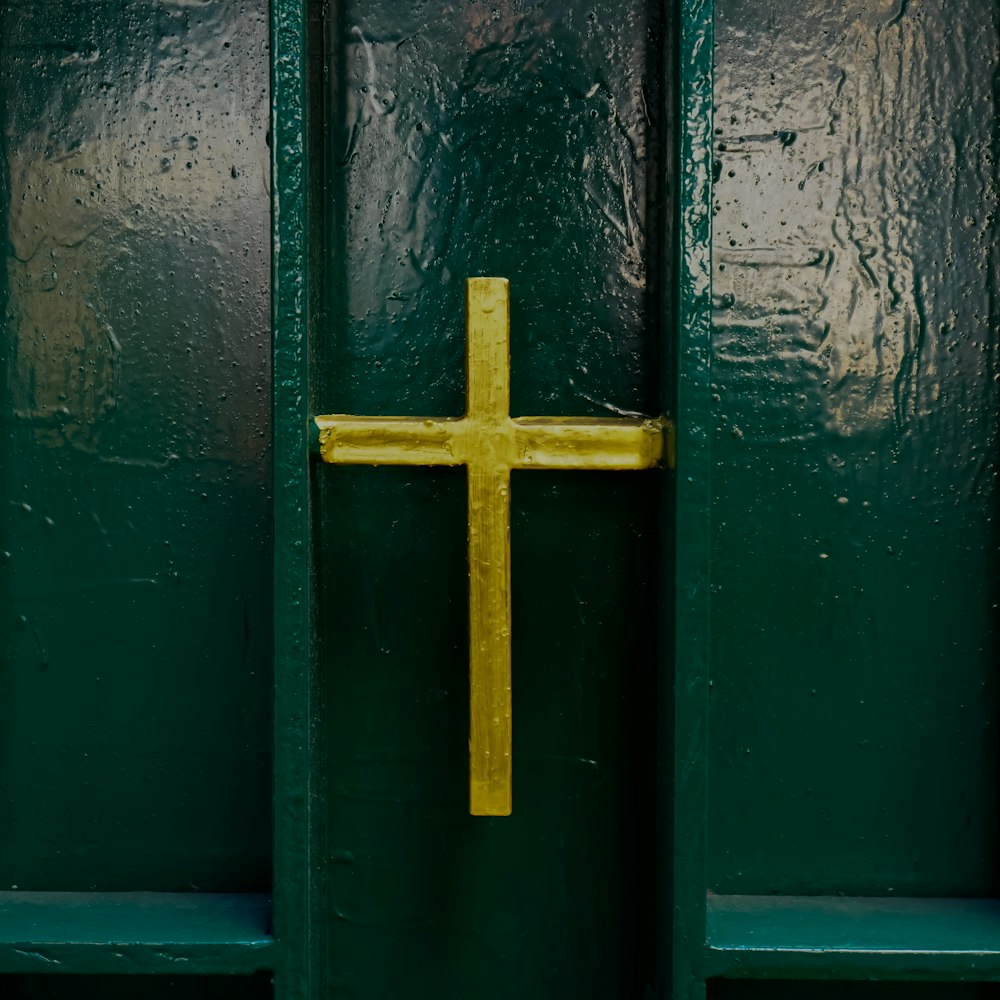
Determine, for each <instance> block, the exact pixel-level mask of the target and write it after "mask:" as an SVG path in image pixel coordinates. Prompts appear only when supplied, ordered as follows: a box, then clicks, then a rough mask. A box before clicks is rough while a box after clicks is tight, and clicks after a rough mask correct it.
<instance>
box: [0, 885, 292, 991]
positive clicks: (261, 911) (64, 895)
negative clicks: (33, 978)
mask: <svg viewBox="0 0 1000 1000" xmlns="http://www.w3.org/2000/svg"><path fill="white" fill-rule="evenodd" d="M273 946H274V941H273V939H272V937H271V900H270V899H269V897H267V896H264V895H255V894H253V893H228V894H224V893H209V892H204V893H198V892H0V977H2V976H3V975H5V974H8V973H18V972H27V973H34V974H37V973H42V974H45V973H51V972H61V973H65V972H71V973H87V974H88V975H100V974H104V973H116V974H125V975H134V974H136V973H139V974H142V975H143V976H149V975H154V974H165V973H167V974H171V973H172V974H176V973H183V974H184V975H185V976H190V975H207V974H209V973H215V974H223V975H237V974H248V973H253V972H258V971H262V970H267V969H270V968H272V966H273V961H274V956H273V953H272V952H273ZM144 981H145V980H144ZM2 982H3V979H2V978H0V983H2ZM141 988H142V987H140V986H133V989H141ZM6 995H7V994H6V993H4V996H6Z"/></svg>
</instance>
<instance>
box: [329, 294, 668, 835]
mask: <svg viewBox="0 0 1000 1000" xmlns="http://www.w3.org/2000/svg"><path fill="white" fill-rule="evenodd" d="M465 301H466V348H465V353H466V386H467V389H466V408H465V416H464V417H461V418H453V417H427V418H419V417H352V416H342V415H339V414H337V415H333V416H321V417H316V418H315V420H316V424H317V426H318V428H319V435H320V454H321V455H322V458H323V460H324V461H325V462H333V463H343V464H351V465H465V466H468V469H469V489H468V505H469V634H470V638H471V642H470V647H471V648H470V658H469V690H470V706H469V758H470V759H469V811H470V812H471V813H472V815H474V816H509V815H510V811H511V693H510V659H511V657H510V470H511V469H648V468H650V467H652V466H654V465H656V464H657V463H658V462H659V461H660V459H661V457H662V456H663V449H664V443H663V442H664V427H665V424H664V422H663V421H662V420H641V419H636V420H632V419H602V418H587V417H516V418H513V419H512V418H511V416H510V294H509V286H508V282H507V279H506V278H470V279H469V280H468V281H467V282H466V296H465Z"/></svg>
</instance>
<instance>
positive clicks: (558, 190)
mask: <svg viewBox="0 0 1000 1000" xmlns="http://www.w3.org/2000/svg"><path fill="white" fill-rule="evenodd" d="M327 38H328V54H327V58H328V73H327V75H328V78H329V80H330V81H331V83H330V87H329V90H328V104H327V127H326V138H327V149H326V161H325V162H326V167H325V171H326V173H325V174H324V183H325V186H326V189H327V191H328V192H329V193H330V195H331V197H330V198H329V200H328V202H327V203H326V204H327V208H326V214H325V218H326V219H327V229H326V232H327V246H328V251H327V257H326V262H327V263H326V269H325V271H324V283H325V284H324V299H323V301H324V307H325V309H324V313H323V318H322V321H321V322H320V323H319V324H318V331H317V334H316V337H315V341H314V344H313V357H314V366H313V368H312V372H311V378H310V382H311V392H312V393H313V401H314V402H313V405H314V406H315V407H316V410H317V411H318V412H340V413H355V414H366V413H367V414H402V415H453V416H458V415H460V414H461V413H462V410H463V406H464V398H465V384H464V361H463V358H464V315H463V299H464V280H465V278H466V277H467V276H472V275H481V274H495V275H501V276H504V277H507V278H509V279H510V281H511V298H512V308H511V324H512V330H511V340H512V348H511V355H512V358H511V368H512V376H511V379H512V405H511V412H512V413H513V414H514V415H520V414H573V415H594V416H615V415H620V414H623V413H646V414H658V413H659V412H660V407H661V403H660V392H659V384H660V381H659V380H660V372H659V364H658V361H657V357H658V351H659V338H660V335H661V329H660V320H659V316H660V310H661V309H662V307H663V303H662V300H661V289H662V284H661V281H660V278H659V269H660V258H659V254H660V236H659V228H660V227H661V226H662V224H663V211H662V209H661V208H660V205H661V201H660V199H661V198H662V194H661V193H660V190H659V182H658V171H659V170H660V169H661V168H662V160H661V149H662V135H661V131H660V130H661V129H662V114H661V111H660V106H661V101H662V99H663V94H662V90H661V84H660V77H661V74H662V72H663V63H662V60H661V57H660V49H661V46H662V45H663V44H664V38H663V25H662V22H661V15H660V12H659V9H658V5H656V4H646V3H641V2H633V3H629V4H626V6H625V7H624V8H622V7H621V5H615V6H611V5H605V6H601V5H597V6H596V7H595V6H593V5H588V6H587V7H586V8H584V7H583V6H581V7H579V8H572V7H570V8H567V6H566V5H565V4H556V3H536V4H514V3H500V4H489V5H487V4H478V3H476V4H463V5H457V6H455V7H443V6H439V5H431V4H418V5H416V6H414V5H412V4H402V3H399V2H385V0H384V2H380V3H374V4H372V3H365V4H355V3H345V4H336V5H334V7H333V8H332V9H331V11H330V12H329V24H328V35H327ZM315 476H316V479H317V493H316V496H317V499H318V509H319V512H320V513H319V518H318V546H317V551H318V553H319V565H318V584H317V586H318V607H319V618H320V620H321V622H322V631H321V641H320V674H321V676H322V677H323V678H324V681H323V697H324V702H325V704H326V712H327V715H326V720H327V721H326V734H327V735H326V744H327V757H326V766H327V774H326V781H327V791H328V794H327V800H326V801H327V813H326V827H327V831H328V833H327V837H326V841H325V857H326V858H327V859H328V865H329V887H328V892H329V895H328V899H327V913H328V915H329V922H328V924H327V928H328V930H327V933H328V956H329V984H330V985H329V988H330V995H331V996H338V997H339V996H344V997H375V996H401V995H404V994H405V995H407V996H435V997H441V998H444V997H455V998H464V997H467V996H472V995H476V996H483V997H498V998H499V997H501V996H503V997H509V996H511V995H517V996H525V997H536V996H537V997H542V996H554V995H573V996H580V997H586V996H593V997H606V996H621V997H630V996H634V997H639V996H642V995H643V991H644V989H645V988H646V987H647V986H649V985H651V983H652V977H653V975H654V972H653V964H654V960H653V952H654V938H653V935H654V932H655V912H654V901H655V880H656V861H655V852H654V845H655V836H656V833H655V831H656V826H655V819H656V816H655V813H656V793H655V784H656V782H655V737H656V728H657V714H656V694H657V682H656V664H657V660H656V656H657V650H656V646H657V626H656V618H657V616H656V607H657V604H656V600H657V567H658V552H657V546H658V536H657V521H658V513H657V508H658V504H659V502H660V476H659V475H658V474H657V473H639V474H635V473H629V474H623V473H610V474H609V473H545V472H519V473H515V475H514V476H513V479H512V484H511V496H512V502H513V525H512V532H511V536H512V558H513V571H512V572H513V581H512V586H513V635H514V638H513V656H514V667H513V671H514V680H513V691H514V695H513V703H514V709H513V718H514V755H513V759H514V813H513V816H512V817H511V818H509V819H495V820H490V819H483V818H478V817H470V816H468V815H467V811H468V801H467V797H468V777H467V769H468V748H467V732H468V617H467V616H468V611H467V608H468V595H467V566H466V552H465V549H466V498H465V491H466V485H465V473H464V470H449V469H444V470H442V469H382V468H379V469H365V468H353V469H350V468H344V467H335V468H320V469H318V470H317V471H316V473H315ZM387 954H391V955H392V956H393V958H392V960H391V961H386V960H385V959H384V956H386V955H387Z"/></svg>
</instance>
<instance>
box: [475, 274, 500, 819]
mask: <svg viewBox="0 0 1000 1000" xmlns="http://www.w3.org/2000/svg"><path fill="white" fill-rule="evenodd" d="M465 308H466V373H467V383H466V384H467V389H466V413H465V416H466V419H467V420H469V421H470V422H471V423H472V424H478V425H480V428H479V429H481V431H483V432H485V433H478V434H476V435H475V437H474V444H473V447H472V452H471V454H470V455H469V456H468V464H469V485H468V488H469V499H468V502H469V812H470V813H472V815H473V816H509V815H510V812H511V783H512V782H511V777H512V774H511V739H512V737H511V652H510V468H509V466H508V465H507V464H506V463H505V462H504V461H503V460H502V459H501V458H500V456H499V455H498V454H497V452H498V451H499V450H500V449H499V448H498V447H497V443H498V442H499V440H500V438H501V437H502V435H501V434H498V433H497V432H498V431H500V430H501V427H502V425H504V424H505V423H507V421H508V420H509V419H510V375H509V372H510V293H509V287H508V283H507V281H506V279H503V278H472V279H470V280H469V281H468V283H467V284H466V292H465ZM491 430H493V431H494V433H492V434H491V433H490V431H491ZM504 457H506V456H504Z"/></svg>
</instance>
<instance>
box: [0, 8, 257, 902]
mask: <svg viewBox="0 0 1000 1000" xmlns="http://www.w3.org/2000/svg"><path fill="white" fill-rule="evenodd" d="M0 19H2V20H0V92H2V94H3V104H2V108H0V115H2V119H3V121H2V128H0V144H2V146H0V158H2V170H3V173H2V186H0V187H2V202H0V209H2V220H0V221H2V226H3V243H2V255H3V262H2V270H0V297H2V305H3V313H2V315H3V320H2V322H3V339H2V346H0V365H2V377H0V386H2V391H0V705H2V709H0V716H2V718H0V734H2V735H0V812H2V815H3V822H2V823H0V885H2V886H3V887H4V888H6V889H9V888H10V887H15V888H17V889H18V890H20V891H37V890H81V891H90V890H135V889H147V890H162V891H174V892H188V891H254V890H256V891H265V892H266V891H268V889H269V887H270V847H271V844H270V841H271V837H270V802H269V797H270V796H269V787H270V724H269V719H270V711H271V707H270V683H271V676H270V675H271V670H270V655H271V638H270V637H271V624H270V620H269V604H270V501H269V439H270V431H269V424H268V417H267V385H268V382H269V378H270V355H269V337H268V331H267V326H268V322H267V308H268V280H267V266H268V241H267V231H266V213H267V206H268V200H267V189H266V185H267V176H266V161H265V155H266V152H265V150H266V147H265V142H264V140H265V133H266V127H267V124H266V123H267V80H266V71H265V66H264V63H263V62H262V61H261V53H262V52H263V51H264V50H265V48H266V45H267V21H266V12H265V7H264V5H263V4H261V3H253V2H251V3H235V2H226V0H216V2H213V3H209V4H204V5H199V6H197V7H192V6H183V5H177V4H174V3H153V4H150V3H137V2H131V0H120V2H118V0H116V2H108V3H102V4H88V5H80V4H77V3H70V2H53V0H46V2H44V3H34V2H23V0H22V2H9V3H5V4H3V5H2V7H0Z"/></svg>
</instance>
